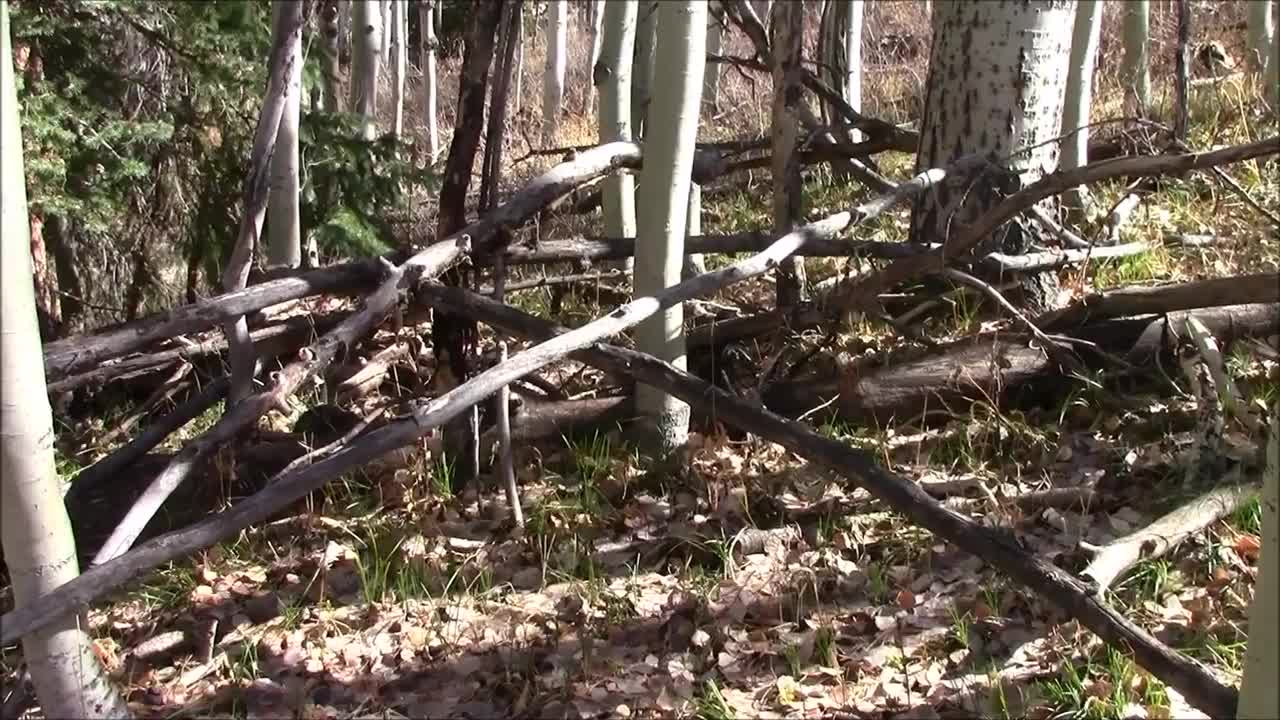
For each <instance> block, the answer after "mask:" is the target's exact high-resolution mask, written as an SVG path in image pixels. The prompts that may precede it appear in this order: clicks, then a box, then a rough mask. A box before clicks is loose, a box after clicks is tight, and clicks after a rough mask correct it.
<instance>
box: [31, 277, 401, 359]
mask: <svg viewBox="0 0 1280 720" xmlns="http://www.w3.org/2000/svg"><path fill="white" fill-rule="evenodd" d="M295 272H296V271H295ZM381 272H382V271H381V268H380V266H379V263H378V262H377V261H376V260H373V261H363V262H353V263H345V264H341V265H332V266H329V267H327V268H323V269H320V270H307V271H302V272H299V273H297V274H296V275H286V274H285V273H283V272H282V273H279V274H280V275H282V277H278V278H277V279H272V280H268V281H267V282H264V283H262V284H260V285H253V286H250V287H247V288H245V289H243V290H237V291H235V292H229V293H225V294H222V295H215V296H214V297H211V298H206V299H204V300H201V301H200V302H197V303H194V304H191V305H182V306H179V307H176V308H174V309H172V310H170V311H168V312H165V313H161V314H159V315H153V316H151V317H146V318H142V319H140V320H134V321H132V322H128V323H124V324H123V325H118V326H115V327H110V328H105V329H100V330H98V331H96V332H94V333H91V334H85V335H76V336H73V337H69V338H64V339H62V340H57V341H55V342H51V343H49V344H47V345H45V346H44V365H45V373H46V375H47V376H48V381H49V382H50V383H54V382H57V381H59V380H61V379H62V378H64V377H67V376H70V375H74V374H76V373H80V372H83V371H84V370H86V369H88V368H93V367H97V366H98V365H100V364H102V363H103V362H105V361H107V360H110V359H112V358H117V357H121V356H123V355H126V354H128V353H131V352H134V351H136V350H139V349H141V348H144V347H146V346H147V345H150V344H151V343H154V342H158V341H160V340H165V339H168V338H171V337H174V336H177V335H185V334H188V333H194V332H202V331H205V330H208V329H210V328H212V327H215V326H217V325H219V324H221V323H223V322H225V321H227V320H231V319H233V318H236V317H239V316H241V315H246V314H249V313H253V312H257V311H258V310H262V309H264V308H268V307H271V306H272V305H279V304H280V303H285V302H289V301H290V300H298V299H300V298H304V297H309V296H312V295H319V294H322V293H325V294H338V295H350V294H355V293H360V292H364V291H367V290H370V289H372V288H373V287H375V286H376V283H377V279H378V277H379V276H380V274H381ZM255 342H256V341H255Z"/></svg>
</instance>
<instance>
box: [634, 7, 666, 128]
mask: <svg viewBox="0 0 1280 720" xmlns="http://www.w3.org/2000/svg"><path fill="white" fill-rule="evenodd" d="M659 5H660V3H658V2H657V1H656V0H640V7H639V9H638V10H637V14H636V40H635V56H634V58H633V59H632V62H631V138H632V139H633V140H635V141H637V142H639V141H640V140H641V139H643V138H644V134H645V131H646V130H647V128H646V126H645V120H646V118H647V117H648V114H649V101H650V100H651V99H652V96H653V85H654V82H653V63H654V58H655V47H656V46H657V43H658V7H659Z"/></svg>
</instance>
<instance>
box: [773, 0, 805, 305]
mask: <svg viewBox="0 0 1280 720" xmlns="http://www.w3.org/2000/svg"><path fill="white" fill-rule="evenodd" d="M769 33H770V36H771V37H772V41H771V42H770V46H771V47H772V49H773V68H772V71H773V114H772V122H771V129H770V135H771V136H772V141H773V142H772V145H773V148H772V149H773V160H772V170H773V172H772V175H773V232H774V234H775V235H781V234H784V233H787V232H790V231H791V229H792V227H793V226H794V225H795V223H796V222H797V221H798V220H799V219H800V206H801V199H802V198H801V192H800V191H801V188H800V163H799V157H798V156H797V155H796V144H797V140H798V138H799V134H800V112H801V108H802V107H803V103H804V98H803V96H802V95H801V90H802V88H801V85H800V78H801V72H802V68H801V65H800V56H801V49H802V47H803V44H804V5H803V3H798V2H779V3H774V5H773V18H772V20H771V23H770V29H769ZM775 278H776V283H777V298H778V300H777V302H778V307H779V308H786V307H794V306H796V305H798V304H799V303H800V302H802V301H803V300H804V295H805V276H804V259H803V258H801V257H797V256H792V257H789V258H787V259H785V260H783V261H782V262H781V263H779V264H778V271H777V273H776V275H775Z"/></svg>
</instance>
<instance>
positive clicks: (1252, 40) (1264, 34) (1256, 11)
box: [1245, 0, 1276, 72]
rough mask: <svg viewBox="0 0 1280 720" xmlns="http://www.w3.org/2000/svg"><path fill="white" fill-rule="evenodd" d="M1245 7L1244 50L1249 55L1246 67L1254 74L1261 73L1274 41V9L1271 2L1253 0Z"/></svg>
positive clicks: (1269, 0)
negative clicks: (1245, 43)
mask: <svg viewBox="0 0 1280 720" xmlns="http://www.w3.org/2000/svg"><path fill="white" fill-rule="evenodd" d="M1247 5H1248V7H1249V17H1248V21H1247V22H1248V25H1247V27H1248V45H1247V47H1246V48H1245V50H1246V52H1247V54H1248V55H1249V58H1248V60H1249V62H1248V66H1249V69H1250V70H1252V71H1254V72H1262V71H1263V69H1264V68H1265V67H1266V65H1267V56H1268V55H1269V54H1270V52H1271V43H1273V42H1274V41H1275V34H1276V26H1275V22H1276V19H1275V15H1274V13H1275V8H1274V6H1273V3H1272V2H1271V0H1253V2H1249V3H1247Z"/></svg>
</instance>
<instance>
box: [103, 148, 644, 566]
mask: <svg viewBox="0 0 1280 720" xmlns="http://www.w3.org/2000/svg"><path fill="white" fill-rule="evenodd" d="M639 156H640V149H639V147H638V146H636V145H634V144H632V143H610V144H608V145H602V146H600V147H598V148H595V149H594V150H589V151H587V152H585V153H582V154H581V155H579V156H578V157H576V158H574V159H573V160H571V161H569V162H565V163H561V164H560V165H557V166H556V167H554V168H552V169H551V170H549V171H548V172H546V173H544V174H543V175H541V176H539V177H537V178H535V179H534V180H532V181H531V182H530V183H529V184H528V185H527V186H526V187H525V188H524V189H522V190H521V191H519V192H517V193H516V194H515V195H513V196H512V197H511V199H510V200H508V201H507V202H506V203H503V204H502V205H501V206H500V207H498V208H497V209H495V210H494V211H493V212H492V213H490V214H489V215H487V216H486V217H484V218H482V219H480V220H478V221H476V222H474V223H472V224H471V225H468V226H466V227H465V228H463V229H462V230H461V231H459V232H458V233H455V234H454V235H452V236H450V237H449V238H446V239H444V240H442V241H440V242H437V243H435V244H433V245H430V246H428V247H427V248H426V249H424V250H422V251H421V252H419V253H417V254H416V255H414V256H413V257H411V258H409V259H408V260H406V261H405V262H404V263H403V264H402V265H400V266H398V267H397V266H392V265H391V264H390V263H385V262H384V271H385V273H386V277H385V279H384V280H383V281H382V283H381V285H380V286H379V287H378V289H377V290H375V291H374V292H373V293H372V294H370V295H368V296H366V297H365V299H364V303H363V307H361V308H360V309H359V310H358V311H357V312H355V313H353V314H351V315H350V316H349V317H347V318H346V319H345V320H343V321H342V322H341V323H339V324H338V326H337V327H335V328H334V329H333V330H331V331H329V332H327V333H325V334H324V336H322V337H321V338H320V339H319V340H317V341H316V342H314V343H313V344H312V345H310V346H309V347H308V348H306V349H304V350H303V351H302V352H301V353H299V355H300V357H299V358H298V359H297V360H295V361H293V362H291V363H289V365H287V366H286V367H285V368H284V369H282V370H281V371H280V372H279V373H277V374H276V380H275V382H274V384H273V385H272V386H270V387H268V388H266V389H264V390H261V391H259V392H256V393H253V394H251V395H249V396H248V397H245V398H243V399H241V400H240V401H239V402H237V403H236V404H235V405H234V406H233V407H231V409H230V411H229V412H228V413H226V414H225V415H223V416H222V418H221V419H220V420H219V421H218V422H217V424H215V425H214V426H213V427H212V428H210V429H209V430H207V431H206V432H205V433H203V434H201V435H200V436H199V437H197V438H195V439H193V440H192V441H191V442H189V443H188V444H187V445H186V446H185V447H184V448H183V449H182V450H181V451H180V452H179V453H178V454H177V455H176V456H175V457H174V459H173V462H172V463H170V465H169V467H167V468H166V469H165V471H164V472H162V473H160V475H159V476H158V477H156V479H155V480H154V481H153V482H152V483H151V486H150V487H148V488H147V491H146V492H145V493H143V495H142V496H141V497H140V498H138V501H137V502H136V503H135V504H134V506H133V508H131V509H130V511H129V513H128V515H126V516H125V518H124V520H122V521H121V523H120V525H119V526H118V527H117V528H116V531H115V532H113V533H112V535H111V537H110V538H108V539H107V541H106V542H105V543H104V544H103V546H102V549H101V550H100V551H99V553H98V556H97V557H96V558H94V564H95V565H96V564H101V563H103V562H106V561H108V560H110V559H111V558H113V557H116V556H118V555H121V554H123V553H124V552H125V551H127V550H128V549H129V548H130V547H131V546H132V545H133V542H134V540H136V539H137V537H138V534H139V533H141V532H142V529H143V528H144V527H145V526H146V525H147V523H148V521H149V520H150V519H151V517H152V516H153V515H154V514H155V512H156V510H158V509H159V508H160V506H161V504H163V503H164V500H165V498H167V497H168V496H169V494H170V493H172V492H173V491H174V490H175V489H176V488H177V487H178V486H179V485H181V484H182V482H183V481H184V480H185V479H186V478H187V476H188V475H189V474H190V472H191V470H192V469H193V468H194V467H196V466H198V465H199V464H201V463H202V462H203V461H204V460H205V459H206V458H208V457H209V456H210V455H211V454H212V453H213V452H214V451H215V450H216V449H217V448H219V447H221V446H222V445H224V444H225V443H227V442H230V441H231V440H232V439H234V438H235V437H236V436H237V435H239V434H240V433H241V432H243V431H244V430H245V429H247V428H249V427H250V426H252V425H253V424H254V423H256V422H257V421H258V418H260V417H262V416H263V415H264V414H266V412H267V411H268V410H269V409H271V408H273V407H280V406H283V405H284V404H285V402H286V401H287V399H288V398H289V397H290V396H291V395H293V393H294V392H295V391H296V390H297V389H298V388H299V387H300V386H301V385H302V383H304V382H305V381H306V380H308V379H309V378H311V377H313V376H315V375H316V374H318V373H322V372H324V371H325V369H326V368H328V367H329V365H330V364H331V363H332V362H333V361H334V359H335V358H336V357H337V356H338V353H339V352H340V351H344V350H345V349H347V348H350V347H351V346H352V345H353V344H354V343H355V342H356V341H358V340H360V339H361V338H363V337H365V336H366V335H368V334H369V333H370V332H372V331H373V329H374V328H375V327H376V326H377V325H378V324H379V323H381V322H382V320H383V318H384V317H386V315H387V314H388V313H389V312H390V311H391V310H392V308H394V307H395V305H396V303H397V301H398V299H399V296H400V291H401V289H402V288H410V287H413V286H415V285H417V284H418V283H419V282H421V281H422V280H424V279H429V278H432V277H435V276H436V275H439V274H440V273H442V272H444V271H445V270H447V269H448V268H449V267H450V266H452V265H453V264H454V263H456V262H457V261H459V260H460V259H462V257H464V256H465V255H466V254H467V253H468V252H470V251H471V250H472V248H473V243H474V244H475V245H476V246H481V247H486V248H487V247H489V245H490V244H491V243H492V241H493V239H494V238H495V237H496V236H497V235H498V233H499V232H500V231H501V230H502V228H505V227H510V226H512V225H515V224H519V223H523V222H524V221H526V220H527V219H529V218H530V217H532V216H533V215H535V214H536V213H537V212H539V211H540V210H541V209H542V208H543V207H545V206H546V205H547V204H548V203H550V202H553V201H554V200H555V199H556V198H559V197H562V196H564V195H566V194H568V193H569V192H570V191H572V189H573V188H574V187H576V186H578V185H579V184H581V183H582V182H584V181H586V180H590V179H592V178H594V177H597V176H599V175H602V174H605V173H607V172H610V171H612V170H614V169H616V168H617V167H618V166H619V165H620V164H622V163H623V162H624V161H626V160H628V159H630V160H633V161H634V160H636V159H638V158H639ZM535 369H536V368H535ZM522 374H523V373H522ZM515 379H517V378H512V380H515Z"/></svg>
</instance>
